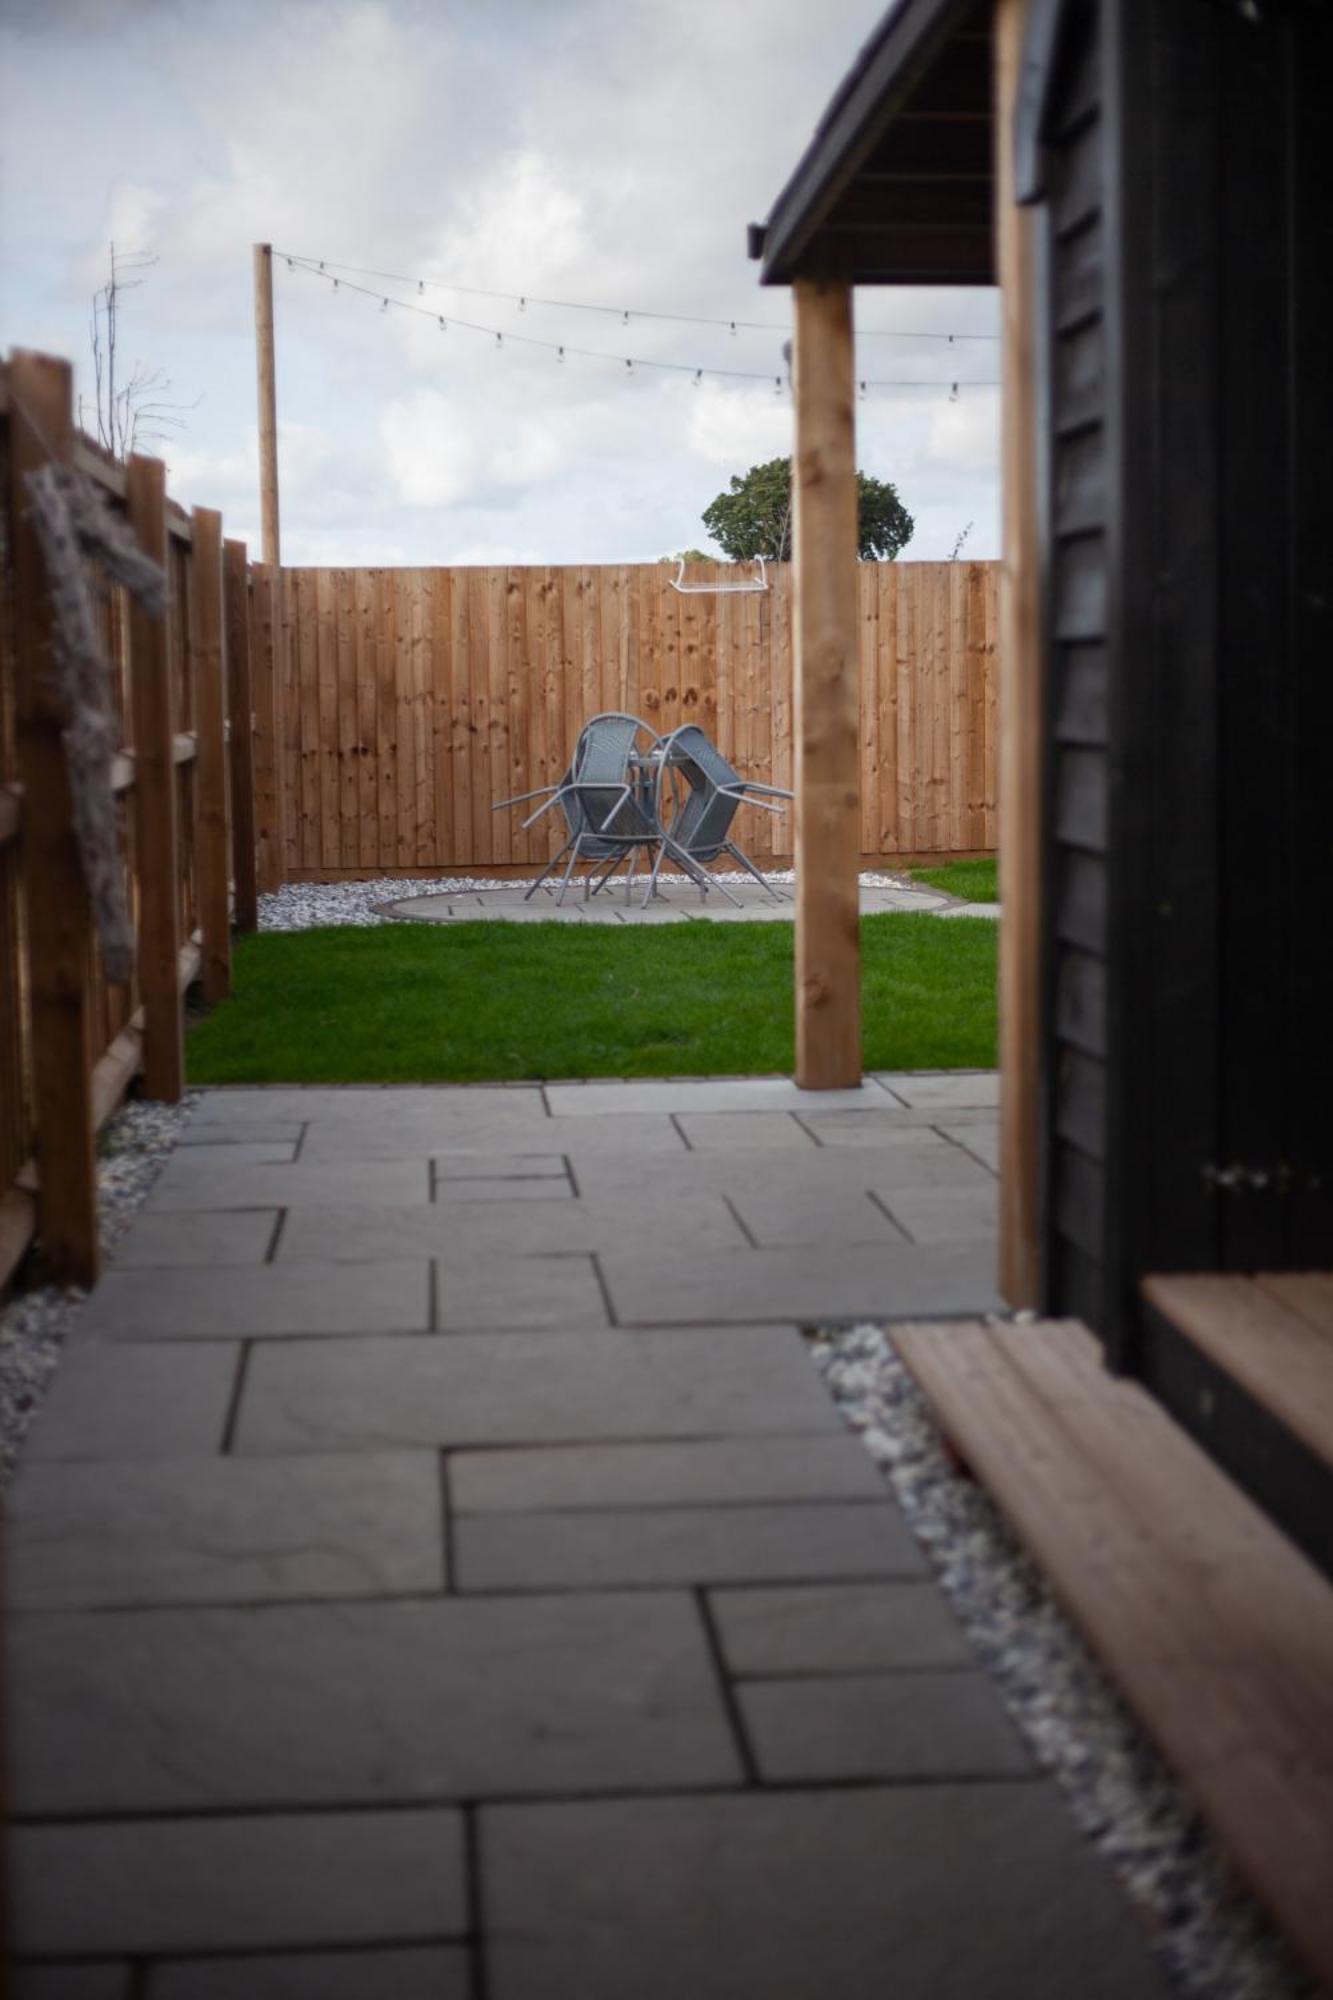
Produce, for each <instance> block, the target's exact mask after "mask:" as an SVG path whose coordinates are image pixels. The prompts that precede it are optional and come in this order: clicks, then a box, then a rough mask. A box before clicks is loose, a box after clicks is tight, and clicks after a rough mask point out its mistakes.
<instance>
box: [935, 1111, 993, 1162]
mask: <svg viewBox="0 0 1333 2000" xmlns="http://www.w3.org/2000/svg"><path fill="white" fill-rule="evenodd" d="M937 1129H938V1130H939V1131H940V1132H941V1133H942V1134H943V1136H944V1137H945V1138H946V1139H952V1140H953V1142H954V1144H955V1145H956V1146H962V1147H963V1148H965V1150H966V1151H967V1152H969V1153H972V1154H973V1155H974V1156H975V1157H976V1158H977V1159H978V1160H980V1161H981V1163H982V1165H983V1166H987V1167H989V1168H990V1170H991V1172H992V1173H993V1174H998V1173H999V1171H1000V1128H999V1125H998V1124H987V1125H973V1124H967V1125H964V1124H961V1123H960V1122H959V1120H958V1117H957V1114H956V1113H954V1112H952V1111H951V1112H950V1113H949V1118H948V1123H947V1124H946V1123H944V1122H943V1121H941V1123H940V1125H939V1126H938V1128H937Z"/></svg>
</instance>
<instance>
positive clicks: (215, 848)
mask: <svg viewBox="0 0 1333 2000" xmlns="http://www.w3.org/2000/svg"><path fill="white" fill-rule="evenodd" d="M191 527H192V531H193V554H192V558H191V561H192V568H193V576H192V580H191V590H190V651H191V654H192V657H193V660H194V672H195V721H196V732H197V736H198V765H197V768H196V784H197V790H196V793H195V812H196V815H197V818H196V845H195V867H196V869H197V871H198V897H199V928H200V932H201V934H202V937H203V954H204V964H203V985H204V999H205V1000H206V1001H207V1002H208V1003H209V1004H210V1006H215V1005H216V1004H217V1002H218V1001H219V1000H225V999H226V997H227V995H228V994H229V993H230V992H231V894H230V876H231V820H230V813H229V811H228V800H227V743H226V710H227V690H226V685H225V683H226V663H225V661H224V655H223V637H224V631H225V623H224V618H223V606H222V516H221V514H218V513H216V512H214V510H213V509H212V508H210V507H196V508H195V509H194V511H193V513H192V515H191ZM249 720H250V715H249V705H248V703H247V706H246V714H245V728H244V731H243V741H244V742H245V743H246V744H248V742H249Z"/></svg>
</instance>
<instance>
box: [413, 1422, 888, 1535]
mask: <svg viewBox="0 0 1333 2000" xmlns="http://www.w3.org/2000/svg"><path fill="white" fill-rule="evenodd" d="M449 1492H450V1497H451V1499H452V1502H453V1506H454V1510H455V1513H456V1514H459V1515H462V1514H510V1513H540V1512H542V1511H543V1510H545V1509H547V1508H551V1509H556V1510H560V1511H565V1512H569V1511H573V1510H576V1509H578V1508H581V1507H592V1508H610V1509H613V1510H619V1509H623V1508H630V1507H670V1506H673V1505H676V1506H690V1505H693V1506H704V1505H712V1506H717V1507H725V1506H734V1505H737V1504H744V1503H746V1502H751V1503H753V1502H755V1501H762V1500H788V1501H790V1500H877V1499H882V1498H883V1495H884V1483H883V1481H882V1479H881V1478H880V1475H879V1473H878V1471H877V1470H876V1467H875V1463H874V1460H873V1459H872V1458H871V1457H870V1454H869V1452H867V1451H866V1449H865V1447H864V1446H863V1445H862V1444H861V1442H860V1440H859V1439H858V1438H855V1437H852V1436H851V1435H850V1433H844V1435H843V1436H841V1437H835V1436H829V1435H827V1434H824V1433H820V1434H817V1435H814V1436H809V1437H800V1436H796V1437H782V1438H706V1439H703V1440H701V1441H699V1442H696V1443H689V1444H628V1445H617V1444H603V1445H589V1444H582V1445H561V1446H557V1447H556V1448H555V1449H548V1448H540V1447H539V1448H537V1449H531V1450H528V1451H461V1452H454V1453H452V1454H451V1455H450V1458H449Z"/></svg>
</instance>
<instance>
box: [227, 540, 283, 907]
mask: <svg viewBox="0 0 1333 2000" xmlns="http://www.w3.org/2000/svg"><path fill="white" fill-rule="evenodd" d="M237 547H239V548H240V549H241V555H242V560H243V559H244V554H245V550H244V544H241V543H238V544H237ZM251 575H252V577H253V579H254V589H253V594H252V596H251V599H250V634H251V647H250V673H251V684H252V689H253V700H254V710H255V740H254V786H255V837H256V846H257V850H258V873H259V887H260V888H261V889H280V888H281V887H282V883H283V876H284V873H285V869H286V855H285V854H284V852H283V781H282V697H281V693H280V690H279V687H278V642H279V618H278V591H279V589H280V587H281V578H282V572H281V570H276V569H270V568H268V567H267V566H265V567H263V568H261V567H260V566H259V565H258V564H256V565H255V568H254V569H253V571H252V572H251Z"/></svg>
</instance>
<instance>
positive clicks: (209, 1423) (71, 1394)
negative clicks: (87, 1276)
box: [23, 1280, 241, 1465]
mask: <svg viewBox="0 0 1333 2000" xmlns="http://www.w3.org/2000/svg"><path fill="white" fill-rule="evenodd" d="M103 1282H105V1280H103ZM240 1361H241V1348H240V1344H239V1342H237V1341H207V1342H204V1341H201V1342H199V1343H197V1344H191V1345H189V1346H184V1345H174V1346H170V1347H131V1346H123V1347H117V1348H112V1349H108V1348H105V1347H97V1346H91V1345H90V1346H82V1345H79V1346H71V1347H69V1348H68V1349H67V1350H66V1352H65V1353H64V1354H63V1355H62V1357H61V1361H60V1366H59V1368H58V1369H57V1370H56V1372H55V1374H54V1375H53V1376H52V1378H51V1383H50V1386H49V1388H48V1389H47V1392H46V1396H45V1398H44V1400H43V1402H42V1406H41V1408H40V1410H39V1411H38V1413H37V1418H36V1422H35V1423H34V1424H33V1427H32V1430H31V1431H30V1432H29V1434H28V1437H27V1440H26V1442H25V1444H24V1447H23V1462H24V1464H25V1465H27V1464H30V1463H32V1462H33V1461H35V1460H44V1459H65V1460H68V1459H103V1458H110V1459H120V1460H131V1459H149V1460H151V1459H166V1458H194V1457H197V1456H199V1455H201V1454H204V1455H207V1454H210V1453H213V1452H218V1451H221V1449H222V1440H223V1437H224V1435H225V1432H226V1427H227V1417H228V1413H229V1411H230V1409H231V1401H232V1396H233V1394H234V1392H235V1387H236V1378H237V1370H238V1369H239V1367H240Z"/></svg>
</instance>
